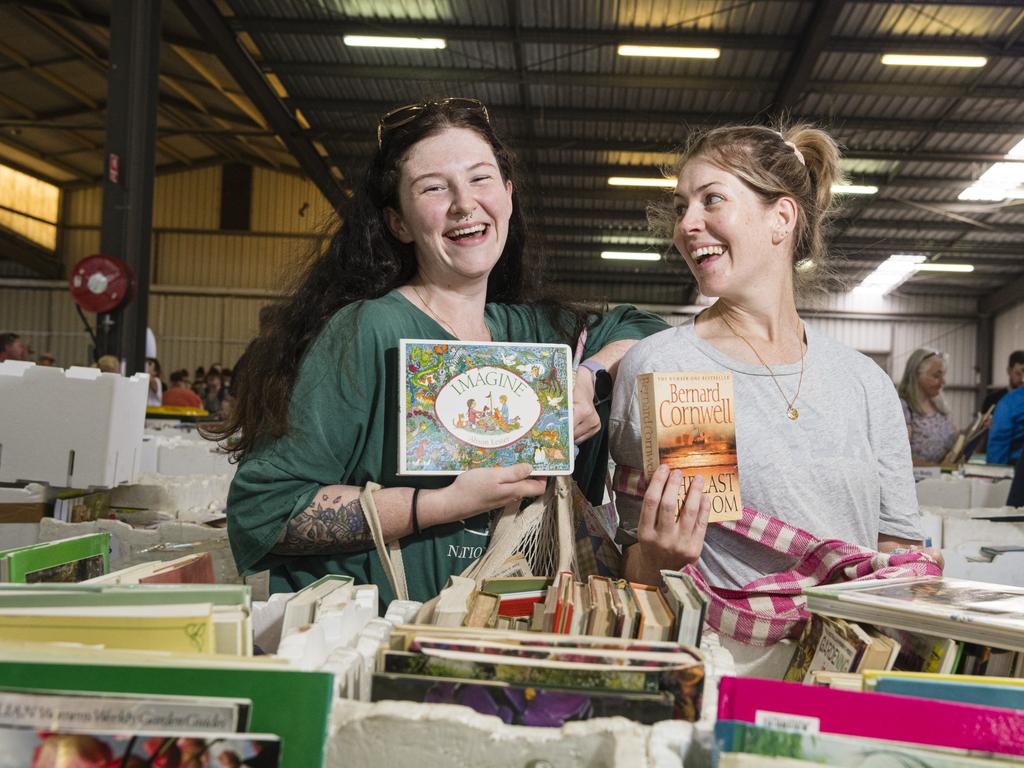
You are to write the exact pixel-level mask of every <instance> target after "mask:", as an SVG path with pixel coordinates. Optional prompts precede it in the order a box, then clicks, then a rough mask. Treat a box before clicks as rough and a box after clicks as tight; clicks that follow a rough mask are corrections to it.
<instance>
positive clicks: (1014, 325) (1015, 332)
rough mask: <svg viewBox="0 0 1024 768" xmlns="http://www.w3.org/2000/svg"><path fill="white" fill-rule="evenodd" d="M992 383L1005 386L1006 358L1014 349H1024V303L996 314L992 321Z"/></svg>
mask: <svg viewBox="0 0 1024 768" xmlns="http://www.w3.org/2000/svg"><path fill="white" fill-rule="evenodd" d="M993 326H994V328H993V336H994V337H995V338H994V340H993V342H992V385H993V386H998V387H1005V386H1006V360H1007V358H1009V356H1010V353H1011V352H1013V351H1014V350H1015V349H1024V304H1018V305H1017V306H1015V307H1011V308H1010V309H1008V310H1006V311H1005V312H1001V313H1000V314H998V315H996V319H995V322H994V323H993Z"/></svg>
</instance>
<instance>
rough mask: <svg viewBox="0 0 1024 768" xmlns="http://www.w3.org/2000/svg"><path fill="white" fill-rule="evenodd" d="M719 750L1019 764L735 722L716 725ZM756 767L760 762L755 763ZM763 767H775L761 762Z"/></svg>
mask: <svg viewBox="0 0 1024 768" xmlns="http://www.w3.org/2000/svg"><path fill="white" fill-rule="evenodd" d="M715 748H716V750H717V751H718V752H720V753H730V752H739V753H745V754H750V755H758V756H763V757H764V758H794V759H797V760H806V761H807V763H808V764H809V765H833V766H844V767H846V768H862V766H868V765H873V766H883V765H886V766H915V768H982V766H1010V765H1019V764H1018V763H1014V762H1009V761H1005V760H1000V759H998V758H999V756H998V755H994V754H993V753H991V752H978V751H974V750H967V749H949V748H941V749H940V748H937V747H928V748H923V747H915V746H911V745H909V744H900V743H897V742H893V741H886V740H882V739H865V738H859V737H857V736H840V735H837V734H834V733H815V732H807V731H799V730H785V729H780V728H767V727H761V726H757V725H753V724H751V723H741V722H737V721H735V720H719V721H718V722H717V723H715ZM752 764H753V765H758V764H759V763H758V762H757V761H752ZM760 764H762V765H775V761H774V760H771V761H769V760H762V762H761V763H760Z"/></svg>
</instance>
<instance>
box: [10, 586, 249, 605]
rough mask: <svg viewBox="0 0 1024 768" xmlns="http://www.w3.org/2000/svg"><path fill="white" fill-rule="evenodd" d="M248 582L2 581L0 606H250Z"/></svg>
mask: <svg viewBox="0 0 1024 768" xmlns="http://www.w3.org/2000/svg"><path fill="white" fill-rule="evenodd" d="M251 594H252V589H251V587H249V585H247V584H118V585H109V584H50V583H43V584H2V585H0V608H56V607H62V606H82V607H92V606H102V605H170V604H176V603H211V604H213V605H221V606H224V605H227V606H231V605H237V606H239V607H241V608H245V609H249V607H250V604H251Z"/></svg>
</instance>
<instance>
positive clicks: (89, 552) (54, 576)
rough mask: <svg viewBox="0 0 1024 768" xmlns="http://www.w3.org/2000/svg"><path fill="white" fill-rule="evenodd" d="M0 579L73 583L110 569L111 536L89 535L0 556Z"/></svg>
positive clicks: (47, 543) (25, 548)
mask: <svg viewBox="0 0 1024 768" xmlns="http://www.w3.org/2000/svg"><path fill="white" fill-rule="evenodd" d="M0 558H2V559H0V566H2V567H0V579H2V580H3V581H10V582H15V583H18V582H22V583H24V582H28V583H35V582H76V581H83V580H85V579H91V578H93V577H94V576H99V575H100V574H103V573H106V572H107V571H109V570H110V534H109V533H90V534H86V535H85V536H75V537H73V538H70V539H59V540H57V541H47V542H44V543H42V544H34V545H32V546H28V547H19V548H17V549H12V550H8V551H7V552H2V553H0Z"/></svg>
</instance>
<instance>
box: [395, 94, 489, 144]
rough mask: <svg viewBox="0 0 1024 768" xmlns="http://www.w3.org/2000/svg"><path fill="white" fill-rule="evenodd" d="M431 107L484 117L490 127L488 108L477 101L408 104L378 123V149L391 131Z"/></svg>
mask: <svg viewBox="0 0 1024 768" xmlns="http://www.w3.org/2000/svg"><path fill="white" fill-rule="evenodd" d="M431 107H436V108H438V109H442V110H445V111H446V112H452V111H456V110H462V111H464V112H468V113H469V114H471V115H476V116H478V117H482V118H483V119H484V122H485V123H487V124H488V125H490V122H491V118H490V115H488V114H487V107H485V106H484V105H483V103H482V102H480V101H477V100H476V99H464V98H462V97H461V96H450V97H448V98H447V99H441V100H440V101H421V102H418V103H416V104H406V105H405V106H404V107H398V108H397V109H392V110H391V111H390V112H388V113H387V114H386V115H384V117H382V118H381V119H380V122H379V123H377V149H380V148H381V147H382V146H383V145H384V137H385V136H387V135H388V133H389V132H390V131H393V130H395V129H396V128H401V127H402V126H403V125H408V124H409V123H411V122H412V121H413V120H415V119H416V118H418V117H419V116H420V115H421V114H422V113H423V112H424V111H425V110H427V109H430V108H431Z"/></svg>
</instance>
